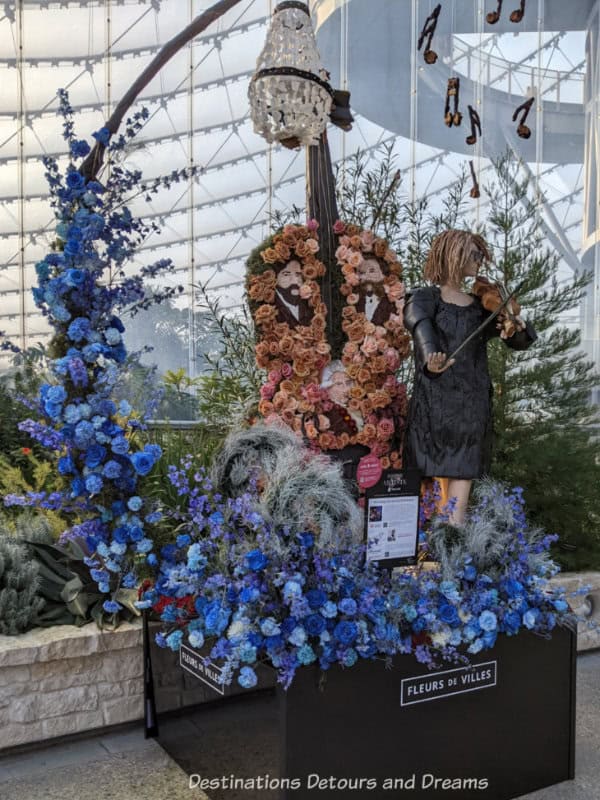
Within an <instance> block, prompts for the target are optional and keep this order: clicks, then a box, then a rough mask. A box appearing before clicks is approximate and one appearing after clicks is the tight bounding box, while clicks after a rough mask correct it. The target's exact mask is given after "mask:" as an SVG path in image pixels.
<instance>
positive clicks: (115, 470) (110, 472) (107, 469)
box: [102, 460, 121, 480]
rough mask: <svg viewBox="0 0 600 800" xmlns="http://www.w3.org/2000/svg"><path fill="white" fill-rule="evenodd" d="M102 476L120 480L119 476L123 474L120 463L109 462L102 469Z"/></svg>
mask: <svg viewBox="0 0 600 800" xmlns="http://www.w3.org/2000/svg"><path fill="white" fill-rule="evenodd" d="M102 474H103V475H104V477H105V478H110V479H111V480H114V479H115V478H118V477H119V475H120V474H121V465H120V464H119V462H118V461H113V460H111V461H107V462H106V464H105V465H104V467H103V469H102Z"/></svg>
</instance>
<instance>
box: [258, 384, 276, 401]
mask: <svg viewBox="0 0 600 800" xmlns="http://www.w3.org/2000/svg"><path fill="white" fill-rule="evenodd" d="M275 388H276V387H275V386H274V384H272V383H263V385H262V386H261V387H260V397H261V400H270V399H271V398H272V397H273V395H274V394H275Z"/></svg>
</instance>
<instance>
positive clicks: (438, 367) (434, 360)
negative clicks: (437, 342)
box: [427, 353, 455, 373]
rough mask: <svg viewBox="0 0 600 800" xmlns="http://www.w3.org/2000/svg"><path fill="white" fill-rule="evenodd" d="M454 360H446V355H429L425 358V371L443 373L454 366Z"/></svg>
mask: <svg viewBox="0 0 600 800" xmlns="http://www.w3.org/2000/svg"><path fill="white" fill-rule="evenodd" d="M454 361H455V359H453V358H451V359H450V360H449V361H447V360H446V353H430V354H429V355H428V356H427V369H428V370H429V372H436V373H437V372H445V371H446V370H447V369H448V367H451V366H452V364H454Z"/></svg>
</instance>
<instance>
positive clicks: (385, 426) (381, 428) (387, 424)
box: [377, 419, 394, 439]
mask: <svg viewBox="0 0 600 800" xmlns="http://www.w3.org/2000/svg"><path fill="white" fill-rule="evenodd" d="M377 433H378V434H380V435H381V438H382V439H389V437H390V436H391V435H392V434H393V433H394V423H393V422H392V421H391V419H382V420H381V422H380V423H379V425H378V426H377Z"/></svg>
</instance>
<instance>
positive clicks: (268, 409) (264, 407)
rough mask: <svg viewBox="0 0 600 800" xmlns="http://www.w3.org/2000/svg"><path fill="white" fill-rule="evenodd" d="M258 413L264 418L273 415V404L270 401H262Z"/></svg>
mask: <svg viewBox="0 0 600 800" xmlns="http://www.w3.org/2000/svg"><path fill="white" fill-rule="evenodd" d="M258 412H259V414H261V415H262V416H263V417H266V416H268V415H269V414H272V413H273V403H271V402H269V400H261V401H260V403H259V404H258Z"/></svg>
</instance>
